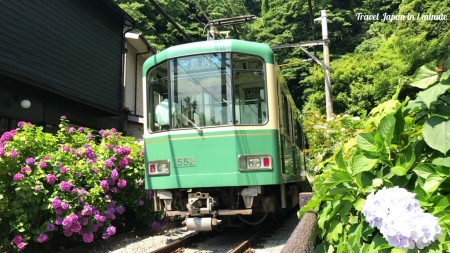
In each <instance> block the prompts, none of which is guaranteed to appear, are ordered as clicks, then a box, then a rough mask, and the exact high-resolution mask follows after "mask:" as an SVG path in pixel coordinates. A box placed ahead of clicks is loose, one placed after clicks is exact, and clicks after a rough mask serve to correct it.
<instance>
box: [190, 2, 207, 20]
mask: <svg viewBox="0 0 450 253" xmlns="http://www.w3.org/2000/svg"><path fill="white" fill-rule="evenodd" d="M194 2H195V4H196V5H197V7H198V8H199V9H200V12H201V13H202V14H203V16H205V18H206V20H207V21H208V22H209V17H208V15H206V13H205V12H204V11H203V8H202V6H201V5H200V3H199V2H198V1H197V0H194Z"/></svg>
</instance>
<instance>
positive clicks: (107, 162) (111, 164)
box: [105, 160, 113, 167]
mask: <svg viewBox="0 0 450 253" xmlns="http://www.w3.org/2000/svg"><path fill="white" fill-rule="evenodd" d="M105 165H106V166H107V167H112V166H113V162H112V161H111V160H106V161H105Z"/></svg>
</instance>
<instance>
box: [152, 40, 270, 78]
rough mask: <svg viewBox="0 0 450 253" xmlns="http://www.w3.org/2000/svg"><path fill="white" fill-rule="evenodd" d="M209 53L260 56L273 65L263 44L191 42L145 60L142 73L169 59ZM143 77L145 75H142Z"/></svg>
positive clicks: (268, 50)
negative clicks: (236, 53) (235, 53)
mask: <svg viewBox="0 0 450 253" xmlns="http://www.w3.org/2000/svg"><path fill="white" fill-rule="evenodd" d="M211 52H238V53H246V54H253V55H258V56H261V57H262V58H263V59H264V61H265V62H266V63H275V60H274V54H273V51H272V49H271V48H270V47H269V46H268V45H266V44H263V43H258V42H251V41H245V40H235V39H224V40H208V41H201V42H193V43H188V44H182V45H177V46H172V47H169V48H167V49H165V50H163V51H161V52H159V53H158V54H156V55H153V56H152V57H150V58H149V59H147V60H146V61H145V63H144V71H145V70H148V68H149V67H150V66H154V65H157V64H159V63H160V62H163V61H165V60H167V59H170V58H175V57H181V56H185V55H194V54H202V53H211ZM144 75H145V73H144Z"/></svg>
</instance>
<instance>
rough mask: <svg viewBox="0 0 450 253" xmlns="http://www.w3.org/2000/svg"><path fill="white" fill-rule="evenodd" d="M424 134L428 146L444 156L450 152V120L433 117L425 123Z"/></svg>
mask: <svg viewBox="0 0 450 253" xmlns="http://www.w3.org/2000/svg"><path fill="white" fill-rule="evenodd" d="M422 132H423V137H424V140H425V142H426V143H427V144H428V146H430V147H432V148H433V149H436V150H439V151H440V152H442V153H443V154H446V153H447V151H449V150H450V120H447V119H445V118H442V117H439V116H433V117H431V118H429V119H428V120H427V121H426V122H425V124H424V125H423V129H422Z"/></svg>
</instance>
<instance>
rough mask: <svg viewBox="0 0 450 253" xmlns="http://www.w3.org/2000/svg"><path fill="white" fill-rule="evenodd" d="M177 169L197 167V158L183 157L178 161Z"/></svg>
mask: <svg viewBox="0 0 450 253" xmlns="http://www.w3.org/2000/svg"><path fill="white" fill-rule="evenodd" d="M176 162H177V167H195V166H197V163H196V160H195V157H181V158H177V159H176Z"/></svg>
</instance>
